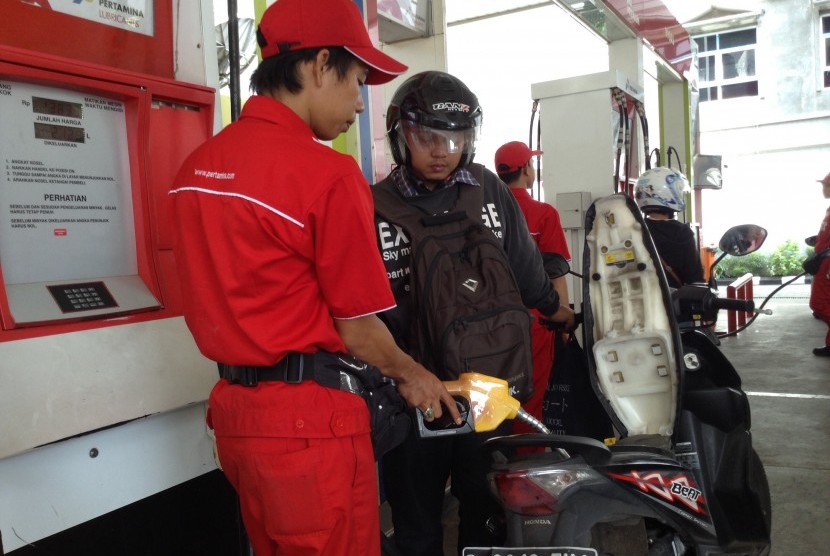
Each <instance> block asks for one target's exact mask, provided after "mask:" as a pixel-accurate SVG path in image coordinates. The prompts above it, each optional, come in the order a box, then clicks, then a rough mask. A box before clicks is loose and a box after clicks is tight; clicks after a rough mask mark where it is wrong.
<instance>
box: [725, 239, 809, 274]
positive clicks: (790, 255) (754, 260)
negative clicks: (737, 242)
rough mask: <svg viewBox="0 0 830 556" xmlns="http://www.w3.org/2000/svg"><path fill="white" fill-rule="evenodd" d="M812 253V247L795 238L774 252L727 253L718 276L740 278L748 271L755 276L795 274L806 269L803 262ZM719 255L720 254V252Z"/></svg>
mask: <svg viewBox="0 0 830 556" xmlns="http://www.w3.org/2000/svg"><path fill="white" fill-rule="evenodd" d="M810 254H812V248H810V247H806V248H802V247H801V245H800V244H799V243H798V242H796V241H793V240H787V241H786V242H785V243H784V244H783V245H779V246H778V247H776V248H775V250H774V251H773V252H772V253H761V252H757V251H756V252H755V253H750V254H749V255H746V256H744V257H733V256H729V255H727V256H726V257H725V258H724V259H723V260H722V261H721V262H720V263H719V264H718V268H717V270H716V276H717V277H718V278H740V277H741V276H743V275H744V274H746V273H751V274H752V275H753V276H795V275H797V274H801V272H802V271H803V270H804V269H803V268H801V263H803V262H804V260H805V259H806V258H807V257H808V256H809V255H810ZM717 256H720V252H718V254H717Z"/></svg>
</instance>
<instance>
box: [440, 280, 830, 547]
mask: <svg viewBox="0 0 830 556" xmlns="http://www.w3.org/2000/svg"><path fill="white" fill-rule="evenodd" d="M809 288H810V287H809V285H804V284H792V285H789V286H787V287H785V288H784V289H782V290H781V291H780V292H779V293H778V294H776V295H775V297H773V298H772V299H771V300H770V301H769V302H768V303H767V305H766V306H765V308H766V309H771V310H772V311H773V314H772V315H759V316H758V318H757V319H756V320H755V322H754V323H753V324H752V325H751V326H750V327H749V328H747V329H746V330H745V331H743V332H741V333H740V334H738V335H737V336H733V337H727V338H724V339H723V340H722V341H721V349H722V350H723V352H724V353H725V354H726V356H727V357H728V358H729V360H730V361H732V363H733V364H734V365H735V367H736V368H737V369H738V372H739V373H740V374H741V377H742V378H743V386H744V390H745V391H746V392H747V393H748V395H749V401H750V406H751V408H752V434H753V444H754V446H755V449H756V450H757V452H758V454H759V455H760V457H761V460H762V462H763V463H764V467H765V469H766V473H767V476H768V479H769V483H770V491H771V495H772V551H771V554H770V556H793V555H796V554H799V555H801V554H804V555H807V554H816V555H818V554H828V553H830V358H822V357H816V356H814V355H813V354H812V349H813V348H814V347H819V346H821V345H823V343H824V336H825V333H826V331H827V327H826V326H825V324H824V323H823V322H821V321H819V320H816V319H815V318H813V316H812V313H811V311H810V309H809V307H808V305H807V303H808V299H809V295H810V294H809V291H810V290H809ZM721 289H722V290H725V288H721ZM773 289H774V286H758V285H756V286H755V299H756V305H760V303H761V302H762V301H763V299H764V296H766V295H768V294H769V293H770V292H771V291H772V290H773ZM725 324H726V315H723V318H722V319H721V322H720V323H719V329H720V328H725ZM453 510H454V508H453V505H452V500H448V505H447V508H446V515H445V530H446V535H445V543H444V546H445V549H444V551H445V555H446V556H456V552H455V543H456V534H455V527H456V526H457V516H456V514H455V512H454V511H453Z"/></svg>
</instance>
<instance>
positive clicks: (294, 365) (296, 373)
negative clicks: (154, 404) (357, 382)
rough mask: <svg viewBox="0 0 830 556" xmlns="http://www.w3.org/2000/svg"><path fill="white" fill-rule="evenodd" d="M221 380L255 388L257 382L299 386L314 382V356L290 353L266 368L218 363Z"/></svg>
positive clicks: (311, 354)
mask: <svg viewBox="0 0 830 556" xmlns="http://www.w3.org/2000/svg"><path fill="white" fill-rule="evenodd" d="M219 369H220V373H221V375H222V378H226V379H228V380H229V381H230V382H231V383H232V384H241V385H242V386H256V385H257V383H259V382H267V381H279V382H287V383H289V384H299V383H301V382H302V381H304V380H314V375H315V373H314V354H313V353H297V352H293V351H292V352H290V353H289V354H288V355H286V356H285V357H283V358H282V359H281V360H280V361H279V362H278V363H276V364H274V365H270V366H268V367H254V366H247V365H226V364H224V363H219Z"/></svg>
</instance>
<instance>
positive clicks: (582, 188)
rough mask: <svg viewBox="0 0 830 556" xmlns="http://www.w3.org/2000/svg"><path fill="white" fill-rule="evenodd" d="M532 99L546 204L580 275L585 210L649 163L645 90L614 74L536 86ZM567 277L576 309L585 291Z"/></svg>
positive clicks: (624, 186) (627, 187)
mask: <svg viewBox="0 0 830 556" xmlns="http://www.w3.org/2000/svg"><path fill="white" fill-rule="evenodd" d="M531 95H532V97H533V99H534V100H537V101H538V102H539V110H540V113H541V117H540V124H541V131H540V137H541V144H542V146H543V149H544V151H545V154H544V165H543V167H542V182H543V187H544V193H545V199H548V200H550V202H553V203H554V205H555V206H556V208H557V210H558V211H559V215H560V217H561V221H562V227H563V228H564V229H565V234H566V237H567V240H568V247H569V250H570V252H571V256H572V260H571V267H572V268H573V269H574V271H575V272H579V273H581V272H582V245H583V243H584V241H585V232H584V222H585V211H586V210H587V209H588V207H589V206H590V205H591V202H592V201H593V200H594V199H597V198H599V197H603V196H605V195H610V194H612V193H616V192H619V191H624V192H627V193H630V192H631V190H632V188H633V184H634V183H635V182H636V180H637V177H638V176H639V175H640V173H641V169H642V167H643V165H644V163H645V160H646V159H647V157H648V126H647V124H646V118H645V110H644V90H643V88H642V87H639V86H638V85H636V84H635V83H634V82H632V81H631V80H630V79H629V78H627V77H626V76H625V75H624V74H623V73H622V72H620V71H618V70H611V71H606V72H600V73H594V74H590V75H583V76H577V77H570V78H566V79H558V80H555V81H546V82H543V83H534V84H533V85H532V86H531ZM570 278H571V282H570V283H569V284H568V289H569V292H570V294H571V301H572V302H573V303H574V304H575V306H576V307H579V304H580V303H581V301H582V287H581V284H580V283H579V282H578V281H576V280H574V278H573V276H571V277H570Z"/></svg>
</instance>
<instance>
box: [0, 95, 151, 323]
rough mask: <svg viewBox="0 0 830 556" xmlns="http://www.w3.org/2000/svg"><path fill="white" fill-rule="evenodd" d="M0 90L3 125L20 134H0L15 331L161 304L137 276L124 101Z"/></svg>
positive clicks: (3, 251)
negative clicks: (16, 326)
mask: <svg viewBox="0 0 830 556" xmlns="http://www.w3.org/2000/svg"><path fill="white" fill-rule="evenodd" d="M0 90H2V91H3V94H2V95H0V119H2V121H4V122H6V124H7V125H8V126H9V129H16V130H18V133H13V134H2V135H0V160H2V161H3V164H4V167H3V171H2V173H0V230H1V232H0V264H2V269H3V279H4V283H5V286H6V292H7V295H8V299H9V308H10V311H11V314H12V317H13V319H14V325H26V324H35V323H39V322H52V321H55V320H60V319H66V318H77V317H78V316H80V315H84V316H86V315H89V316H95V315H102V314H109V313H122V312H129V311H135V310H141V309H148V308H156V307H158V306H159V302H158V300H157V299H156V298H155V297H154V296H153V295H152V293H150V291H149V290H148V289H147V287H146V286H145V285H144V283H143V282H142V280H141V279H140V277H139V276H138V269H137V261H136V239H135V226H134V216H133V205H132V193H131V191H132V188H131V182H130V164H129V152H128V139H127V137H128V136H127V124H126V119H125V113H126V109H125V103H124V102H123V101H121V100H117V99H114V98H106V97H102V96H96V95H92V94H89V93H81V92H76V91H71V90H67V89H59V88H55V87H48V86H43V85H37V84H31V83H25V82H14V81H0ZM78 280H82V281H83V282H82V283H77V281H78ZM10 325H11V323H5V322H4V326H5V327H9V326H10Z"/></svg>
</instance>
